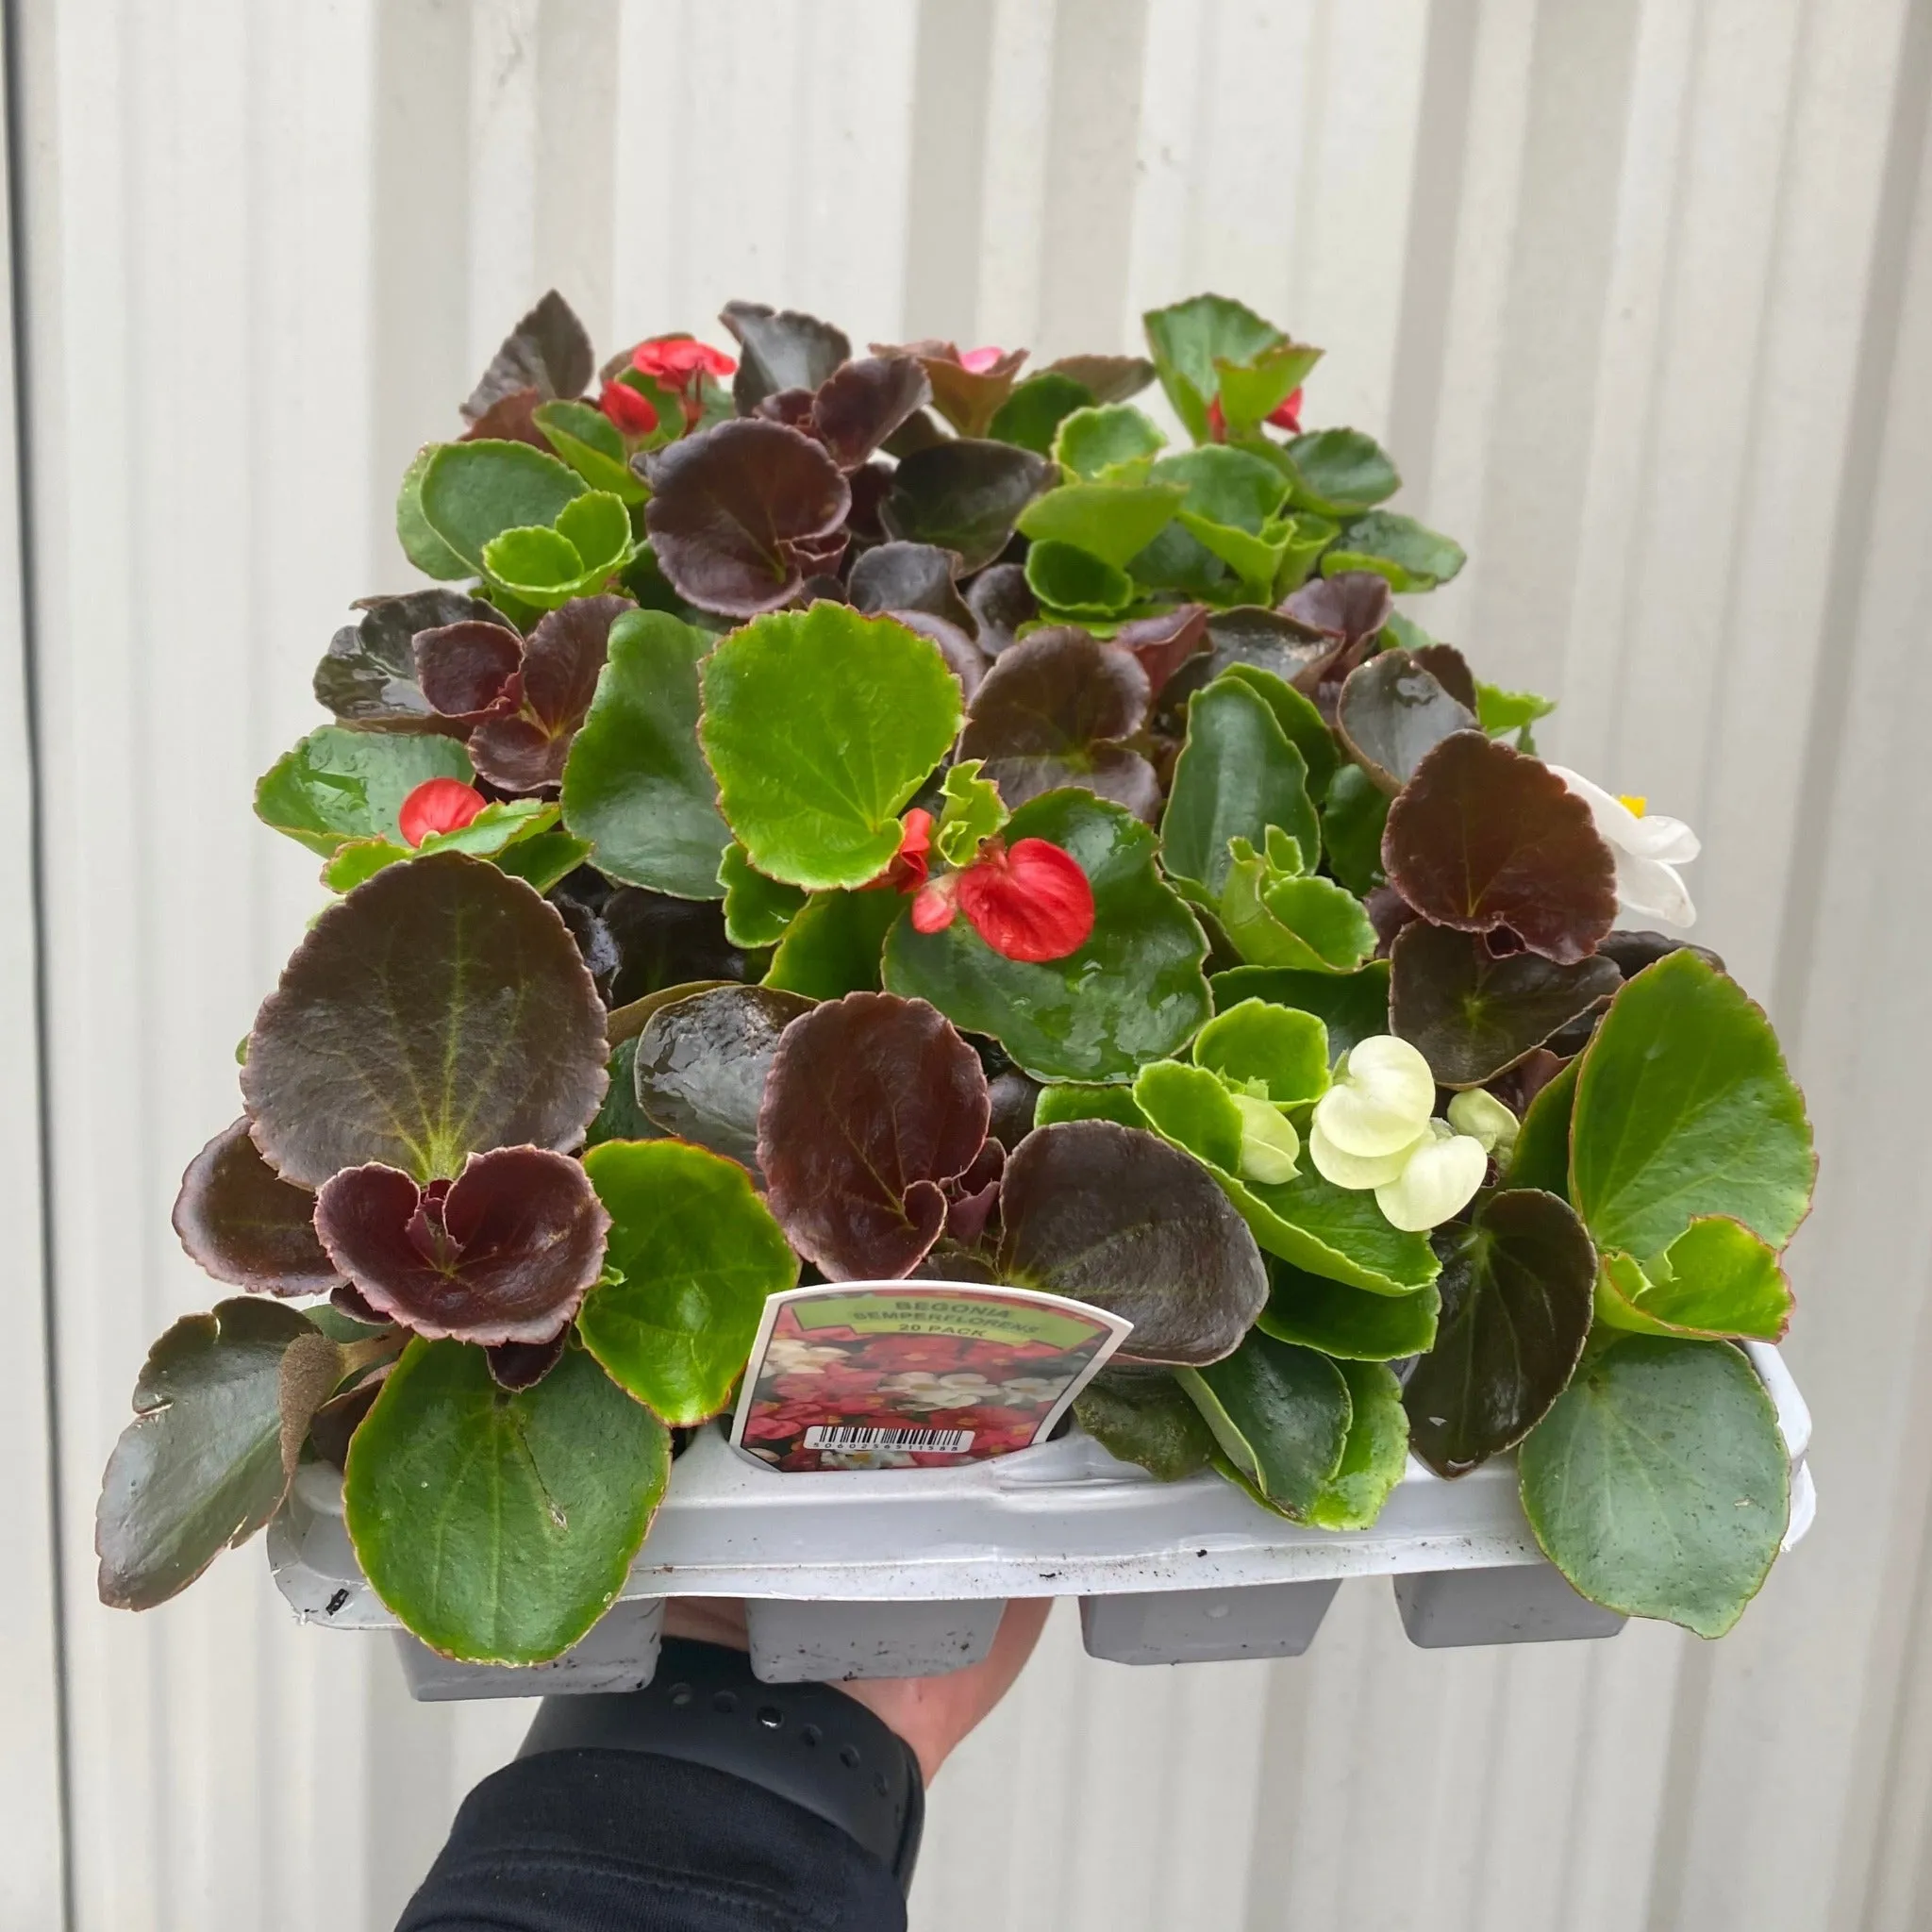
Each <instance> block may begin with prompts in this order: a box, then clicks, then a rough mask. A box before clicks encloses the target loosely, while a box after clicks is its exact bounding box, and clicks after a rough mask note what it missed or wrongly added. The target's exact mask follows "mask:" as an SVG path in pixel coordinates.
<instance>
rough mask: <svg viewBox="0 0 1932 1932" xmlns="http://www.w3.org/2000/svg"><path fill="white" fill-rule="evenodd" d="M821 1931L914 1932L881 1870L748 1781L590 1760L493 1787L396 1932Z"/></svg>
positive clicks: (621, 1754)
mask: <svg viewBox="0 0 1932 1932" xmlns="http://www.w3.org/2000/svg"><path fill="white" fill-rule="evenodd" d="M821 1928H826V1932H831V1928H836V1932H906V1902H905V1899H904V1897H903V1896H902V1895H901V1893H900V1890H899V1885H898V1881H897V1880H896V1879H895V1878H894V1877H893V1875H892V1874H891V1871H890V1870H889V1869H888V1867H887V1866H886V1865H885V1864H884V1862H883V1861H882V1860H880V1859H878V1858H876V1857H873V1856H872V1855H871V1854H870V1853H868V1852H866V1851H864V1850H863V1849H862V1848H861V1847H860V1846H859V1845H858V1842H857V1841H856V1840H854V1839H852V1838H851V1837H849V1836H848V1835H847V1834H846V1833H845V1832H843V1831H841V1829H840V1828H839V1827H838V1826H837V1825H835V1824H827V1823H826V1822H825V1820H824V1819H823V1818H819V1817H815V1816H813V1814H812V1813H811V1812H810V1811H808V1810H806V1809H805V1808H804V1807H801V1806H798V1805H794V1804H792V1803H791V1802H790V1801H789V1800H788V1799H785V1798H781V1797H778V1796H776V1795H775V1794H774V1793H773V1792H771V1791H769V1790H764V1789H762V1788H761V1787H760V1786H758V1785H756V1784H753V1783H751V1782H749V1781H748V1780H747V1779H745V1778H741V1777H736V1776H733V1775H732V1774H729V1773H727V1772H723V1771H714V1770H712V1769H711V1768H710V1767H709V1766H708V1765H704V1764H692V1763H687V1762H680V1761H679V1760H677V1759H675V1758H671V1757H658V1756H656V1755H654V1754H652V1753H648V1752H641V1751H625V1750H601V1749H589V1750H565V1751H545V1752H543V1753H542V1754H541V1755H540V1756H538V1757H520V1758H518V1759H517V1760H516V1761H515V1762H514V1763H513V1764H509V1765H507V1766H506V1767H505V1768H504V1769H503V1770H502V1771H499V1772H497V1773H496V1774H494V1775H493V1776H491V1777H488V1778H485V1779H484V1781H483V1782H482V1783H481V1784H480V1785H478V1786H477V1787H476V1789H475V1790H474V1791H472V1792H471V1793H470V1795H469V1796H468V1797H467V1798H466V1799H465V1800H464V1801H463V1805H462V1808H461V1809H460V1810H459V1811H458V1813H457V1821H456V1824H455V1825H454V1827H453V1828H452V1829H451V1832H450V1836H449V1842H448V1843H447V1844H446V1845H445V1846H444V1847H443V1850H442V1855H441V1857H439V1858H438V1859H437V1861H436V1863H435V1865H434V1866H433V1867H432V1868H431V1870H430V1874H429V1876H428V1877H427V1878H426V1879H425V1881H424V1884H423V1888H422V1890H420V1891H418V1892H417V1894H416V1896H415V1897H414V1898H413V1899H412V1900H410V1902H409V1905H408V1909H407V1910H406V1911H405V1912H404V1913H403V1916H402V1919H401V1921H400V1922H399V1924H398V1925H397V1928H396V1932H821Z"/></svg>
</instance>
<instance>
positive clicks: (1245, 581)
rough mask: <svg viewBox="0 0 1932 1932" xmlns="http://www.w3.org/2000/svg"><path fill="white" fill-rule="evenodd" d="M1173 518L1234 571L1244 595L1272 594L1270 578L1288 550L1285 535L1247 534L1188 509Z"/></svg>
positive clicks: (1277, 571) (1257, 597)
mask: <svg viewBox="0 0 1932 1932" xmlns="http://www.w3.org/2000/svg"><path fill="white" fill-rule="evenodd" d="M1176 521H1177V522H1178V523H1179V524H1180V525H1181V527H1182V528H1183V529H1185V530H1186V531H1187V532H1188V534H1189V535H1190V536H1191V537H1192V538H1193V539H1194V541H1196V542H1197V543H1199V544H1200V545H1201V546H1202V548H1203V549H1205V550H1207V551H1208V552H1209V553H1210V554H1211V555H1213V556H1215V557H1218V558H1220V559H1221V561H1222V562H1223V563H1224V564H1226V565H1227V567H1228V569H1229V570H1231V571H1233V572H1234V574H1235V575H1236V576H1237V577H1238V578H1239V579H1240V580H1241V595H1242V596H1243V597H1244V598H1247V599H1250V600H1252V601H1254V602H1257V603H1260V602H1265V601H1266V599H1267V598H1269V597H1270V596H1272V595H1273V594H1274V580H1275V578H1276V577H1277V576H1278V575H1280V573H1281V566H1282V562H1283V559H1284V558H1286V556H1287V554H1288V540H1287V538H1286V537H1283V536H1279V535H1276V536H1274V537H1259V536H1250V535H1249V533H1248V532H1247V531H1246V530H1241V529H1237V528H1235V526H1234V525H1231V524H1217V523H1215V522H1214V521H1213V519H1212V518H1210V517H1204V516H1200V515H1197V514H1196V513H1195V512H1194V511H1193V510H1190V509H1184V510H1182V511H1181V512H1180V514H1179V516H1178V518H1177V519H1176Z"/></svg>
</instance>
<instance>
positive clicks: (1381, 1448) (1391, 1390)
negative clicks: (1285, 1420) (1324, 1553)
mask: <svg viewBox="0 0 1932 1932" xmlns="http://www.w3.org/2000/svg"><path fill="white" fill-rule="evenodd" d="M1336 1367H1337V1368H1339V1369H1340V1370H1341V1378H1342V1380H1343V1381H1344V1382H1346V1383H1347V1384H1348V1395H1349V1418H1348V1441H1347V1442H1346V1443H1345V1444H1344V1445H1343V1448H1342V1452H1341V1468H1340V1469H1338V1470H1337V1471H1336V1472H1335V1474H1333V1475H1332V1476H1330V1477H1329V1478H1328V1480H1327V1482H1325V1483H1324V1485H1323V1486H1322V1493H1321V1494H1320V1495H1319V1496H1317V1497H1316V1498H1315V1501H1314V1503H1313V1505H1312V1507H1310V1508H1309V1510H1308V1521H1309V1522H1310V1523H1313V1524H1317V1525H1318V1526H1319V1527H1321V1528H1323V1529H1367V1528H1369V1527H1370V1526H1371V1525H1372V1524H1374V1521H1375V1519H1376V1517H1378V1516H1379V1515H1381V1513H1382V1505H1383V1504H1384V1503H1386V1502H1387V1501H1388V1500H1389V1495H1390V1492H1391V1491H1392V1490H1393V1489H1394V1487H1395V1485H1396V1484H1397V1483H1399V1482H1400V1481H1401V1480H1402V1473H1403V1471H1404V1469H1406V1468H1407V1465H1408V1415H1407V1411H1406V1410H1405V1409H1404V1408H1403V1407H1402V1384H1401V1383H1400V1382H1398V1381H1397V1380H1396V1379H1395V1374H1394V1371H1393V1370H1391V1369H1390V1368H1388V1367H1386V1366H1385V1365H1384V1364H1383V1363H1381V1362H1373V1361H1341V1362H1338V1363H1337V1364H1336Z"/></svg>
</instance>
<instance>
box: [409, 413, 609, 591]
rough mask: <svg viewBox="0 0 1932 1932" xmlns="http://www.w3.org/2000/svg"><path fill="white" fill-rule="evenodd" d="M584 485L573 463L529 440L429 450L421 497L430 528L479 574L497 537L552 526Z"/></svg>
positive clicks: (449, 444)
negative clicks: (487, 549)
mask: <svg viewBox="0 0 1932 1932" xmlns="http://www.w3.org/2000/svg"><path fill="white" fill-rule="evenodd" d="M584 487H585V486H584V480H583V478H582V477H581V476H579V475H577V474H576V473H575V471H574V470H572V469H571V468H570V466H569V465H568V464H566V463H560V462H558V460H557V458H555V457H549V456H545V455H544V454H543V452H542V451H541V450H540V449H533V448H532V447H531V446H530V445H529V444H528V443H527V442H493V441H487V440H486V441H477V442H445V443H441V444H439V445H437V446H436V447H435V448H434V449H432V450H431V451H430V452H429V458H428V461H427V462H426V463H425V465H424V468H423V476H422V482H421V485H420V486H419V500H420V502H421V504H422V509H423V520H424V523H425V525H426V526H427V527H428V529H429V530H430V531H431V532H432V533H433V534H434V535H435V536H436V537H438V538H440V539H441V541H442V542H443V543H444V544H445V545H446V546H447V547H448V549H449V551H450V552H451V554H452V555H454V556H456V557H458V558H461V559H462V561H463V564H464V565H465V567H466V569H467V570H468V571H473V572H474V571H480V570H481V569H482V568H483V548H484V545H485V544H487V543H489V542H490V541H491V539H492V538H495V537H500V536H501V535H502V534H503V533H504V532H505V531H506V530H521V529H529V528H532V527H536V526H539V525H541V526H542V527H545V528H547V527H548V526H549V525H552V524H554V523H556V521H557V519H558V512H559V511H561V510H562V508H563V507H564V506H565V505H566V504H567V503H570V502H572V501H573V500H574V499H575V498H576V497H579V496H581V495H582V494H583V493H584ZM407 493H408V492H407V485H406V486H405V495H406V497H407ZM406 547H407V546H406Z"/></svg>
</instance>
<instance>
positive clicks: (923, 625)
mask: <svg viewBox="0 0 1932 1932" xmlns="http://www.w3.org/2000/svg"><path fill="white" fill-rule="evenodd" d="M889 615H891V616H892V617H894V618H896V619H897V620H898V622H899V623H901V624H903V625H905V626H906V628H907V629H908V630H916V631H917V632H918V633H919V635H920V636H921V637H923V638H930V639H931V640H932V641H933V642H934V643H936V644H937V645H938V646H939V648H940V656H941V658H944V659H945V660H946V669H947V670H948V671H950V672H951V673H952V674H953V675H954V676H955V677H957V678H958V680H959V689H960V691H963V692H964V693H965V695H966V697H967V698H968V699H969V700H970V699H971V698H972V697H973V696H974V693H975V692H976V691H978V690H979V687H980V685H981V684H982V683H983V682H984V681H985V678H986V672H987V657H986V653H985V652H984V651H982V650H981V649H980V648H979V646H978V645H977V644H975V643H974V641H973V639H972V637H971V636H970V635H969V634H968V633H967V632H965V631H963V630H961V629H960V628H959V626H958V625H957V624H953V623H951V622H950V621H949V620H947V619H946V618H943V617H935V616H934V615H933V614H932V612H931V611H930V610H894V611H891V612H890V613H889Z"/></svg>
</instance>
